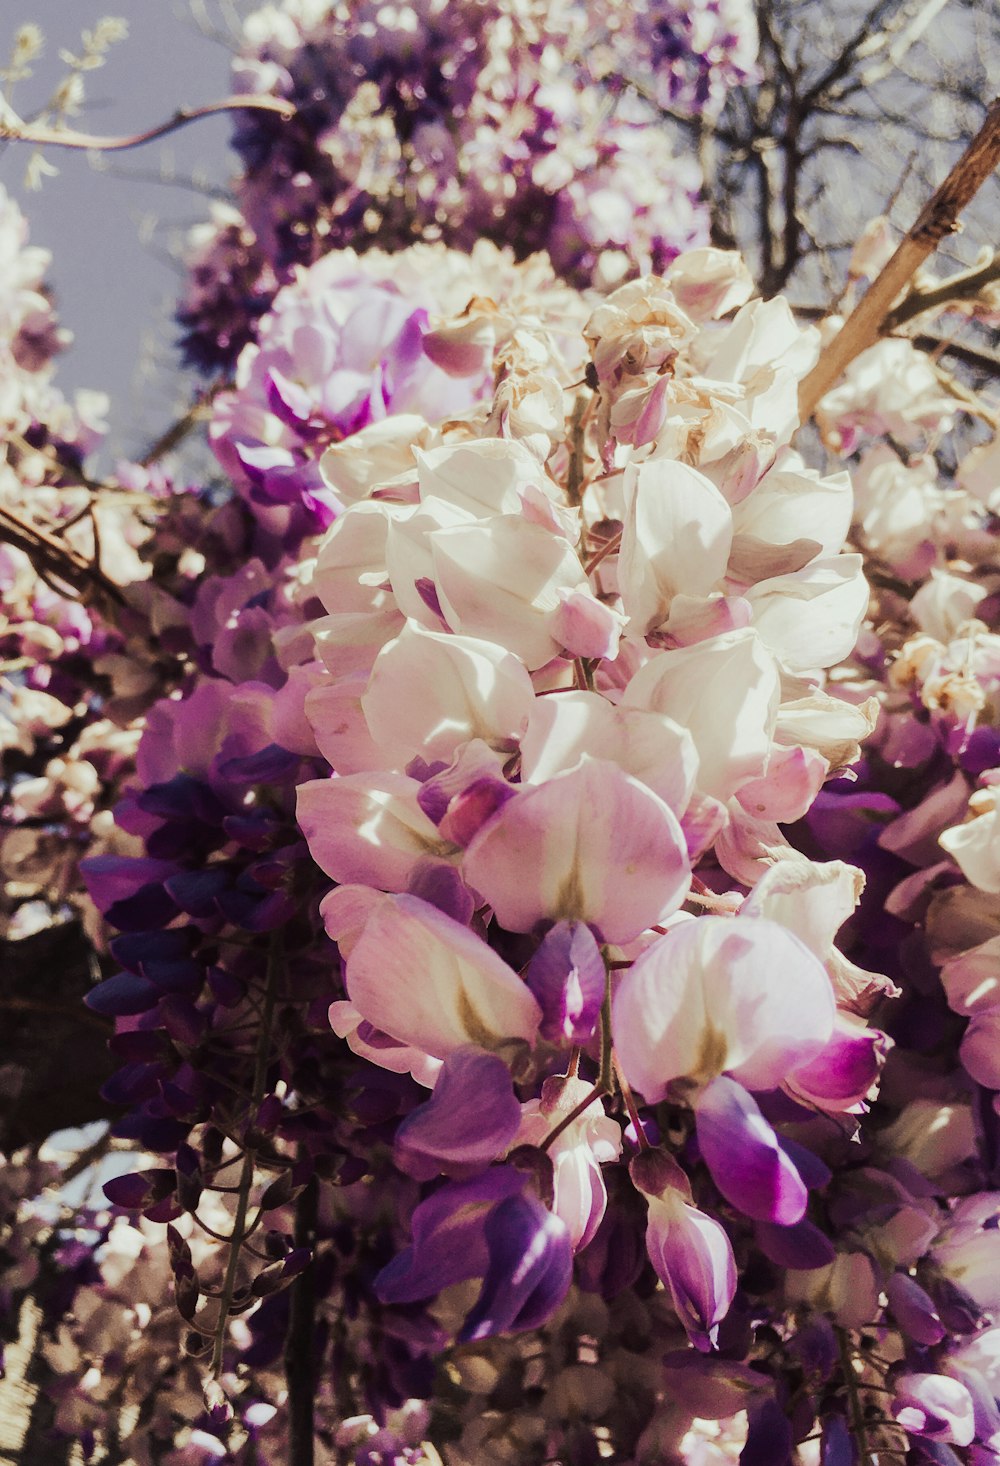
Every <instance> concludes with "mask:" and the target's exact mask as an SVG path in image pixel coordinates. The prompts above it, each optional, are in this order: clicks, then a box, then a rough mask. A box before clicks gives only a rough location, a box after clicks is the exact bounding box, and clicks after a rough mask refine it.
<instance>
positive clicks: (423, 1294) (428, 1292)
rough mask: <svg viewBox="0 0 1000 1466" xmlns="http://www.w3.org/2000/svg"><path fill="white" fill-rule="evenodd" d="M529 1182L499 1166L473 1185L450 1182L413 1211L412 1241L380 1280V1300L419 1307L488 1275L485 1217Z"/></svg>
mask: <svg viewBox="0 0 1000 1466" xmlns="http://www.w3.org/2000/svg"><path fill="white" fill-rule="evenodd" d="M524 1179H525V1178H524V1176H523V1175H522V1174H521V1173H520V1172H519V1171H515V1170H513V1169H512V1168H511V1167H510V1166H494V1167H493V1168H492V1169H491V1170H489V1171H487V1172H486V1173H485V1174H484V1175H482V1176H476V1177H474V1178H473V1179H472V1180H470V1181H452V1182H449V1183H448V1184H447V1185H445V1186H442V1187H441V1189H440V1190H439V1191H435V1192H434V1194H433V1196H429V1197H428V1198H427V1200H426V1201H422V1202H421V1203H420V1205H419V1206H418V1207H416V1209H415V1210H414V1213H413V1222H412V1239H413V1240H412V1241H411V1243H410V1246H409V1247H406V1248H404V1249H403V1251H402V1252H401V1253H399V1255H398V1256H397V1257H394V1258H393V1260H392V1262H390V1263H388V1264H387V1266H385V1267H384V1268H383V1269H382V1271H381V1272H380V1273H379V1274H378V1276H377V1277H376V1279H375V1282H374V1289H375V1294H376V1296H377V1297H378V1298H379V1299H380V1300H381V1301H382V1302H383V1303H415V1302H416V1301H417V1300H418V1299H420V1298H432V1297H433V1296H434V1294H435V1293H439V1292H440V1291H441V1289H442V1288H447V1287H450V1286H451V1284H452V1283H460V1282H463V1281H464V1280H465V1279H466V1278H475V1277H479V1276H481V1275H482V1274H484V1273H485V1272H486V1268H487V1265H488V1263H489V1253H488V1250H487V1245H486V1233H485V1230H484V1227H485V1222H486V1217H487V1215H488V1214H489V1212H490V1211H491V1210H492V1208H493V1207H494V1206H496V1204H497V1202H500V1201H505V1200H506V1199H507V1198H508V1197H510V1196H514V1195H516V1194H517V1192H519V1191H520V1190H521V1187H522V1186H523V1185H524Z"/></svg>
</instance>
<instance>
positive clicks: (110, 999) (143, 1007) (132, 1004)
mask: <svg viewBox="0 0 1000 1466" xmlns="http://www.w3.org/2000/svg"><path fill="white" fill-rule="evenodd" d="M159 998H160V990H159V988H158V987H157V986H156V985H155V983H151V982H149V981H147V979H146V978H144V977H139V976H137V974H136V973H134V972H118V973H116V974H115V976H114V977H109V978H108V979H107V980H106V981H105V982H101V983H98V984H97V986H96V987H93V988H91V990H90V992H89V993H87V994H86V996H85V997H84V1000H83V1001H84V1002H85V1003H86V1005H87V1007H88V1008H90V1009H91V1011H92V1012H94V1013H101V1014H104V1015H105V1016H106V1017H109V1018H118V1017H128V1016H132V1015H134V1014H136V1013H146V1012H148V1010H149V1009H150V1008H154V1007H155V1006H156V1003H157V1001H158V1000H159Z"/></svg>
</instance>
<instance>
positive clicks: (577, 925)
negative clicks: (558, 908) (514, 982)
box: [525, 921, 605, 1044]
mask: <svg viewBox="0 0 1000 1466" xmlns="http://www.w3.org/2000/svg"><path fill="white" fill-rule="evenodd" d="M525 981H526V982H527V984H528V987H529V988H530V989H531V991H532V992H533V993H534V995H535V997H536V998H537V999H538V1002H539V1004H540V1006H541V1009H542V1024H541V1028H540V1030H539V1032H540V1034H541V1036H542V1038H544V1039H548V1040H549V1041H550V1042H566V1043H574V1044H585V1043H587V1042H588V1041H589V1040H590V1039H591V1037H592V1036H593V1033H594V1028H595V1026H596V1024H597V1019H598V1016H599V1014H600V1011H601V1003H602V1002H603V1001H604V982H605V971H604V958H603V957H602V956H601V949H600V947H599V946H598V945H597V939H596V938H595V936H594V934H593V932H592V931H591V930H590V928H589V926H587V925H586V923H585V922H582V921H560V922H558V923H557V924H556V925H555V926H554V927H552V929H551V931H549V932H547V933H546V934H545V936H544V937H543V938H542V941H541V942H540V944H539V946H538V950H537V951H536V952H535V955H534V956H533V957H532V959H531V961H530V963H529V964H528V970H527V972H526V973H525Z"/></svg>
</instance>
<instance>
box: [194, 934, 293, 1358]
mask: <svg viewBox="0 0 1000 1466" xmlns="http://www.w3.org/2000/svg"><path fill="white" fill-rule="evenodd" d="M280 957H281V935H280V932H276V933H274V935H273V936H272V938H271V944H270V948H269V951H268V958H267V976H266V979H265V984H266V985H265V989H264V1010H263V1012H262V1014H261V1023H260V1032H259V1033H258V1036H257V1052H256V1056H255V1060H254V1075H253V1088H252V1090H251V1093H250V1105H249V1109H248V1111H247V1118H248V1122H249V1123H253V1118H254V1117H255V1116H256V1113H257V1110H258V1108H259V1107H260V1103H261V1100H262V1099H263V1098H264V1087H265V1085H266V1083H267V1066H268V1059H269V1058H270V1051H271V1022H272V1019H273V1017H274V1003H275V994H276V992H277V987H278V969H279V967H280V965H281V963H280ZM253 1173H254V1153H253V1150H252V1149H251V1148H250V1147H248V1148H247V1152H246V1154H245V1155H244V1157H243V1165H242V1167H241V1169H240V1179H239V1183H238V1192H237V1198H236V1213H235V1216H234V1217H233V1230H232V1231H231V1232H230V1234H229V1237H228V1239H227V1240H228V1242H229V1258H228V1260H227V1263H226V1276H225V1279H224V1281H223V1284H222V1293H221V1295H220V1298H219V1317H218V1319H217V1321H216V1325H215V1340H214V1343H213V1345H212V1362H211V1365H210V1367H209V1372H210V1374H211V1377H212V1378H213V1379H218V1378H219V1375H220V1374H221V1373H222V1356H223V1352H224V1350H225V1346H226V1324H227V1323H228V1322H229V1314H230V1311H231V1310H232V1306H233V1294H234V1293H235V1291H236V1274H237V1272H238V1270H239V1264H240V1253H241V1251H242V1249H243V1242H244V1239H245V1237H246V1235H247V1212H248V1210H249V1207H250V1188H251V1186H252V1185H253Z"/></svg>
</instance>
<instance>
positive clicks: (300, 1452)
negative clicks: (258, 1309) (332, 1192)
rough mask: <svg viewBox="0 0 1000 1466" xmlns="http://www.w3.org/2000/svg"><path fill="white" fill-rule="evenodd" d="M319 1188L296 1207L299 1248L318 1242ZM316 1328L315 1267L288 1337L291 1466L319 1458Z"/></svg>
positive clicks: (298, 1286) (296, 1292)
mask: <svg viewBox="0 0 1000 1466" xmlns="http://www.w3.org/2000/svg"><path fill="white" fill-rule="evenodd" d="M317 1205H318V1188H317V1184H316V1178H315V1177H313V1179H312V1180H311V1181H310V1182H309V1184H308V1186H307V1187H306V1188H305V1190H304V1191H303V1192H302V1194H301V1195H300V1196H299V1198H298V1200H297V1201H296V1203H295V1246H296V1247H313V1246H314V1245H315V1242H316V1218H317ZM315 1328H316V1283H315V1279H314V1277H313V1268H312V1264H310V1266H309V1267H307V1268H305V1269H304V1270H303V1271H302V1272H301V1273H299V1275H298V1277H297V1278H296V1279H295V1281H294V1283H293V1284H292V1287H291V1296H290V1298H289V1302H288V1333H287V1334H286V1336H285V1361H284V1362H285V1383H286V1386H287V1388H288V1466H313V1461H314V1457H315V1451H314V1435H315V1425H314V1420H313V1401H314V1393H315V1378H316V1368H315V1363H314V1360H313V1334H314V1332H315Z"/></svg>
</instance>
